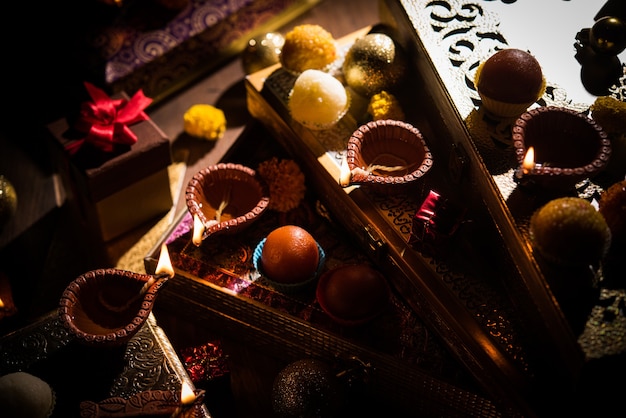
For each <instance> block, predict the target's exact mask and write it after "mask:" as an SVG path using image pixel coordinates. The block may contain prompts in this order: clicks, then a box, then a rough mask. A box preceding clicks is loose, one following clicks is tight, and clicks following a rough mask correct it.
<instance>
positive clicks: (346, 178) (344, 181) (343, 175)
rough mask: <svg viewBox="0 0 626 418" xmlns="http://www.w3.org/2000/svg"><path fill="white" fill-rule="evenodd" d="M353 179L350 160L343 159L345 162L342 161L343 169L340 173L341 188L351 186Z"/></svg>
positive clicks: (341, 168)
mask: <svg viewBox="0 0 626 418" xmlns="http://www.w3.org/2000/svg"><path fill="white" fill-rule="evenodd" d="M351 178H352V173H351V172H350V167H348V160H347V159H346V157H343V160H341V167H340V171H339V185H340V186H341V187H347V186H349V185H350V179H351Z"/></svg>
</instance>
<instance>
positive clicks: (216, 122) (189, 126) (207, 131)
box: [183, 104, 226, 141]
mask: <svg viewBox="0 0 626 418" xmlns="http://www.w3.org/2000/svg"><path fill="white" fill-rule="evenodd" d="M183 119H184V129H185V132H186V133H187V134H188V135H191V136H193V137H196V138H203V139H208V140H209V141H215V140H217V139H220V138H221V137H223V136H224V132H226V117H225V116H224V112H223V111H222V110H221V109H218V108H216V107H214V106H211V105H208V104H196V105H193V106H191V107H190V108H189V109H188V110H187V111H186V112H185V115H184V116H183Z"/></svg>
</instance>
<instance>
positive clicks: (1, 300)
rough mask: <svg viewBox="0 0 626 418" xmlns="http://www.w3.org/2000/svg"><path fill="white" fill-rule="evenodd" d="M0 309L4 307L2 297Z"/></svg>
mask: <svg viewBox="0 0 626 418" xmlns="http://www.w3.org/2000/svg"><path fill="white" fill-rule="evenodd" d="M0 309H4V301H3V300H2V298H0Z"/></svg>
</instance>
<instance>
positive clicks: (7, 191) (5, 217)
mask: <svg viewBox="0 0 626 418" xmlns="http://www.w3.org/2000/svg"><path fill="white" fill-rule="evenodd" d="M16 211H17V193H15V188H14V187H13V184H11V182H10V181H9V180H7V178H6V177H4V176H2V175H0V229H1V228H3V227H4V226H5V225H6V224H7V223H9V221H10V220H11V218H12V217H13V215H15V212H16Z"/></svg>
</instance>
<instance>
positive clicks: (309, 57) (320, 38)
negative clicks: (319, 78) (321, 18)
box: [280, 24, 337, 73]
mask: <svg viewBox="0 0 626 418" xmlns="http://www.w3.org/2000/svg"><path fill="white" fill-rule="evenodd" d="M336 58H337V44H336V41H335V39H334V38H333V35H332V34H331V33H330V32H328V31H327V30H326V29H324V28H323V27H321V26H319V25H312V24H304V25H299V26H296V27H294V28H293V29H292V30H291V31H289V32H287V34H286V35H285V42H284V43H283V46H282V51H281V53H280V63H281V65H282V66H283V68H284V69H285V70H287V71H289V72H292V73H301V72H303V71H305V70H310V69H314V70H322V69H324V68H326V67H328V66H329V65H330V64H331V63H332V62H333V61H335V59H336Z"/></svg>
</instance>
